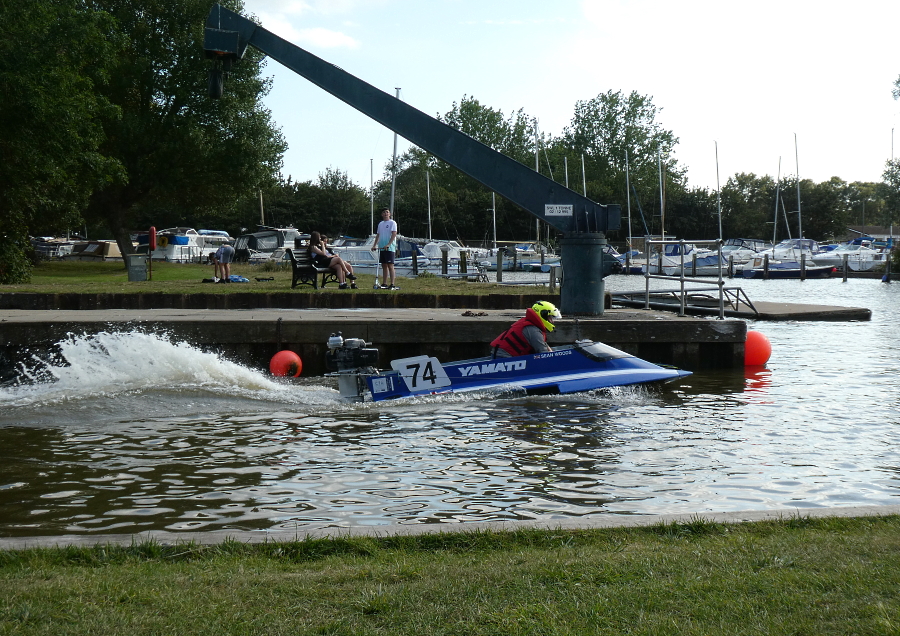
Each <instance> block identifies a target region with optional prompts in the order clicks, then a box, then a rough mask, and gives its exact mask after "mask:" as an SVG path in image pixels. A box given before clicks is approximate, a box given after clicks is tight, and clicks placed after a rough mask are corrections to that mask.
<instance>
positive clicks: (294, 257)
mask: <svg viewBox="0 0 900 636" xmlns="http://www.w3.org/2000/svg"><path fill="white" fill-rule="evenodd" d="M287 255H288V258H290V259H291V270H292V271H293V277H292V279H291V289H293V288H295V287H296V286H297V285H312V286H313V289H318V288H319V275H320V274H321V275H322V287H325V285H327V284H328V283H337V282H340V281H338V277H337V274H336V273H335V272H334V270H331V269H328V268H327V267H316V266H315V265H313V262H312V259H311V258H310V257H309V252H308V251H306V250H305V249H300V250H292V249H288V250H287Z"/></svg>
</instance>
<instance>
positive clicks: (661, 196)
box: [656, 146, 666, 263]
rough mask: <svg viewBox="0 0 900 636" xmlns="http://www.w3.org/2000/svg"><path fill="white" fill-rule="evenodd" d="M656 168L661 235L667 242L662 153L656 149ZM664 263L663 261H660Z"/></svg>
mask: <svg viewBox="0 0 900 636" xmlns="http://www.w3.org/2000/svg"><path fill="white" fill-rule="evenodd" d="M656 167H657V168H658V170H659V227H660V230H659V234H660V237H661V238H662V240H663V241H665V240H666V197H665V194H664V191H663V173H662V152H661V151H660V149H659V147H658V146H657V148H656ZM660 263H662V260H660Z"/></svg>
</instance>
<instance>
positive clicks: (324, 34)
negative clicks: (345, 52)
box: [296, 28, 359, 49]
mask: <svg viewBox="0 0 900 636" xmlns="http://www.w3.org/2000/svg"><path fill="white" fill-rule="evenodd" d="M297 37H298V39H297V41H296V42H297V44H299V45H305V46H311V47H314V48H321V49H334V48H348V49H356V48H359V42H358V41H357V40H355V39H354V38H352V37H350V36H349V35H347V34H345V33H341V32H339V31H332V30H331V29H323V28H315V29H303V30H301V31H299V32H298V34H297Z"/></svg>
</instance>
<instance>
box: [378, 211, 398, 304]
mask: <svg viewBox="0 0 900 636" xmlns="http://www.w3.org/2000/svg"><path fill="white" fill-rule="evenodd" d="M375 235H376V237H375V245H373V246H372V251H373V252H374V251H375V250H376V249H377V250H378V252H379V253H378V262H379V263H381V273H382V277H381V289H391V290H395V291H396V290H398V289H400V288H399V287H397V286H395V285H394V280H395V274H394V254H395V253H396V251H397V222H396V221H394V220H392V219H391V211H390V210H388V209H387V208H385V209H383V210H382V211H381V223H379V224H378V229H377V230H376V231H375ZM388 279H390V281H391V282H390V284H387V282H388Z"/></svg>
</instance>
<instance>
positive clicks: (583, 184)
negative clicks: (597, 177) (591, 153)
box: [581, 153, 587, 197]
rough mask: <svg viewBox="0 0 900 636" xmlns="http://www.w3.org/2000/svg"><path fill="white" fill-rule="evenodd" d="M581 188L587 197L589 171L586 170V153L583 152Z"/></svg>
mask: <svg viewBox="0 0 900 636" xmlns="http://www.w3.org/2000/svg"><path fill="white" fill-rule="evenodd" d="M581 189H582V190H584V196H585V197H587V173H586V172H585V171H584V153H581Z"/></svg>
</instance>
